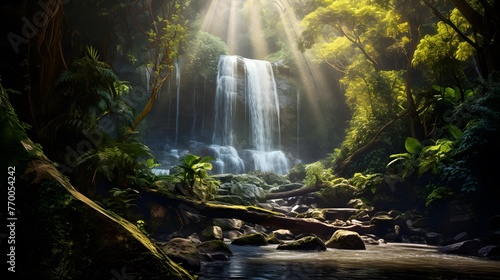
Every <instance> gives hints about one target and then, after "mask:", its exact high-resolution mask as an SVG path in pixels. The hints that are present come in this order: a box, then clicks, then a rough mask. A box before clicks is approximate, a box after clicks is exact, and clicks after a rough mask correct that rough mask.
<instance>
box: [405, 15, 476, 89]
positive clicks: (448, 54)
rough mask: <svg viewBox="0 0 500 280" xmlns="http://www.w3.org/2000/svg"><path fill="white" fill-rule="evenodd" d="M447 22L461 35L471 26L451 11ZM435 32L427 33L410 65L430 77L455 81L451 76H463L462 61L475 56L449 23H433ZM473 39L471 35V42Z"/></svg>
mask: <svg viewBox="0 0 500 280" xmlns="http://www.w3.org/2000/svg"><path fill="white" fill-rule="evenodd" d="M450 21H451V22H452V23H453V24H454V25H455V26H456V27H457V28H458V29H459V30H461V32H463V33H464V34H466V33H467V30H468V29H470V24H469V23H468V22H467V20H466V19H465V18H464V17H463V16H462V14H460V12H459V11H458V10H457V9H454V10H453V11H452V12H451V14H450ZM434 28H435V33H431V34H426V35H425V36H424V38H422V40H420V43H419V44H418V47H417V50H416V51H415V55H414V56H413V61H412V63H413V65H415V66H420V67H422V68H423V69H425V70H426V72H425V73H426V74H427V75H428V76H429V78H438V79H440V80H441V81H442V80H443V79H450V82H451V81H452V80H451V79H454V78H453V77H452V76H450V74H453V75H455V76H457V77H458V76H460V75H461V74H463V69H464V68H465V62H466V61H467V60H468V59H469V58H470V57H472V56H473V55H474V48H473V47H472V46H471V45H470V44H468V43H467V42H465V41H463V39H462V38H461V37H460V35H459V34H458V33H457V32H456V31H455V30H454V29H453V28H452V27H451V26H450V25H448V24H446V23H444V22H442V21H440V22H438V23H437V24H435V27H434ZM474 37H475V36H470V37H469V38H470V39H471V40H473V41H474V40H475V39H474Z"/></svg>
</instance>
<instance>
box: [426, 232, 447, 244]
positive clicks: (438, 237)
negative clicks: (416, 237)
mask: <svg viewBox="0 0 500 280" xmlns="http://www.w3.org/2000/svg"><path fill="white" fill-rule="evenodd" d="M425 242H426V243H427V244H429V245H441V244H442V243H443V235H442V234H440V233H437V232H426V233H425Z"/></svg>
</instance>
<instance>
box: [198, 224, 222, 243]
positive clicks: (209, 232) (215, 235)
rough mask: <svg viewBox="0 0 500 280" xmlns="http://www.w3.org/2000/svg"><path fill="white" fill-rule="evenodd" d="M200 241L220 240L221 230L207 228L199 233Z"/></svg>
mask: <svg viewBox="0 0 500 280" xmlns="http://www.w3.org/2000/svg"><path fill="white" fill-rule="evenodd" d="M199 237H200V240H201V241H207V240H214V239H215V240H222V239H223V238H224V236H223V235H222V229H221V227H219V226H209V227H206V228H205V229H204V230H202V231H201V233H200V235H199Z"/></svg>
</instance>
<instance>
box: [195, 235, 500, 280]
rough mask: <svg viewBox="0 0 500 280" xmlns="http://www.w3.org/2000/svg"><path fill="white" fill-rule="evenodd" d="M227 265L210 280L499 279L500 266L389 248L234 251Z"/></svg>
mask: <svg viewBox="0 0 500 280" xmlns="http://www.w3.org/2000/svg"><path fill="white" fill-rule="evenodd" d="M229 247H230V249H231V250H232V251H233V256H232V257H231V260H230V261H228V262H212V263H203V264H202V267H201V271H200V274H199V276H200V278H199V279H200V280H209V279H255V280H257V279H258V280H265V279H272V280H275V279H287V280H288V279H301V280H303V279H339V280H340V279H405V280H410V279H450V280H452V279H453V280H461V279H500V262H499V261H494V260H485V259H478V258H472V257H463V256H457V255H448V254H442V253H439V252H438V251H437V248H436V247H431V246H427V245H413V244H400V243H397V244H396V243H390V244H382V245H367V248H366V250H363V251H360V250H338V249H330V248H329V249H328V250H327V251H323V252H309V251H308V252H305V251H282V250H276V247H277V245H268V246H263V247H257V246H235V245H229Z"/></svg>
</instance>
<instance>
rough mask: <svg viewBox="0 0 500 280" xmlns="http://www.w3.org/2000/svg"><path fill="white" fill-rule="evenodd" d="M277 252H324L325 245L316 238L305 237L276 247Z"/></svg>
mask: <svg viewBox="0 0 500 280" xmlns="http://www.w3.org/2000/svg"><path fill="white" fill-rule="evenodd" d="M276 249H277V250H296V251H326V245H325V243H324V242H323V241H322V240H321V239H319V238H318V237H316V236H305V237H302V238H300V239H298V240H295V241H291V242H288V243H282V244H280V245H278V247H277V248H276Z"/></svg>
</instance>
